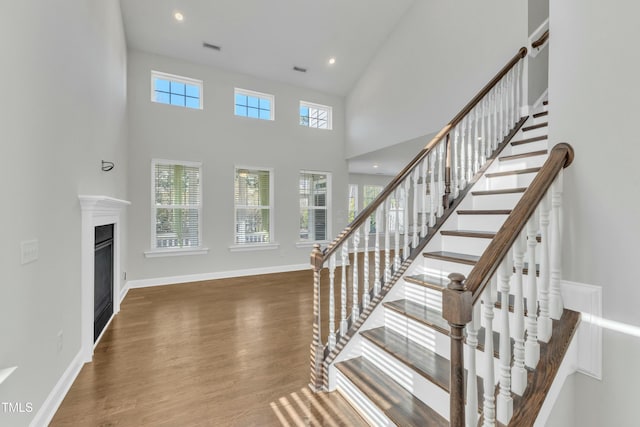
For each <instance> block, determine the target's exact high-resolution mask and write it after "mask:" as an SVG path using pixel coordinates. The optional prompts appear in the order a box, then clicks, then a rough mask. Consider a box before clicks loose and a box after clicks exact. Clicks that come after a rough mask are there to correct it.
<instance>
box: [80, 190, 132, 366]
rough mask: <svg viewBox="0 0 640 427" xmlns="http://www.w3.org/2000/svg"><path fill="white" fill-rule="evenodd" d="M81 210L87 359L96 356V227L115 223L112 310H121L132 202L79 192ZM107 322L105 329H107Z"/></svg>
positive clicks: (82, 291)
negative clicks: (125, 232)
mask: <svg viewBox="0 0 640 427" xmlns="http://www.w3.org/2000/svg"><path fill="white" fill-rule="evenodd" d="M78 199H80V209H81V212H82V231H81V241H82V245H81V269H82V271H81V290H80V294H81V297H80V301H81V304H82V306H81V322H82V325H81V334H82V336H81V343H82V349H81V351H82V357H83V359H84V361H85V362H90V361H91V360H92V358H93V349H94V340H93V318H94V312H93V311H94V303H93V291H94V283H93V280H94V271H93V267H94V265H93V264H94V250H95V228H96V227H97V226H100V225H107V224H113V225H114V230H113V237H114V242H113V248H114V253H113V255H114V256H113V314H114V315H115V314H116V313H118V312H119V311H120V298H119V296H120V288H121V280H122V275H121V272H120V265H121V256H122V252H121V250H120V242H121V241H122V223H123V211H124V209H125V208H126V207H127V206H129V205H130V204H131V202H129V201H127V200H120V199H115V198H113V197H108V196H99V195H79V196H78ZM107 327H108V324H107V326H105V330H106V329H107ZM96 342H97V341H96Z"/></svg>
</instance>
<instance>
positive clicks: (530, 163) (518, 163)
mask: <svg viewBox="0 0 640 427" xmlns="http://www.w3.org/2000/svg"><path fill="white" fill-rule="evenodd" d="M533 151H535V150H526V151H525V152H526V153H529V152H533ZM545 160H547V156H531V157H524V158H522V159H515V160H506V161H504V160H503V161H501V162H500V165H499V167H498V169H499V170H500V171H513V170H518V169H527V168H535V167H540V166H542V165H543V164H544V161H545Z"/></svg>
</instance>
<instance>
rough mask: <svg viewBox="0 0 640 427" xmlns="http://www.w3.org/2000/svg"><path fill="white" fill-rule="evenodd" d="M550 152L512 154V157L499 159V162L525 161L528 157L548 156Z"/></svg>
mask: <svg viewBox="0 0 640 427" xmlns="http://www.w3.org/2000/svg"><path fill="white" fill-rule="evenodd" d="M547 153H548V151H547V150H540V151H531V152H529V153H522V154H512V155H510V156H502V157H498V161H500V162H507V161H509V160H517V159H524V158H526V157H535V156H543V155H545V154H547Z"/></svg>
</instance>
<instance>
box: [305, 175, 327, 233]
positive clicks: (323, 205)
mask: <svg viewBox="0 0 640 427" xmlns="http://www.w3.org/2000/svg"><path fill="white" fill-rule="evenodd" d="M299 193H300V235H299V236H300V242H301V243H305V242H324V241H327V240H328V239H329V232H330V224H329V222H330V215H329V213H330V210H329V209H330V204H331V174H330V173H327V172H312V171H301V172H300V178H299Z"/></svg>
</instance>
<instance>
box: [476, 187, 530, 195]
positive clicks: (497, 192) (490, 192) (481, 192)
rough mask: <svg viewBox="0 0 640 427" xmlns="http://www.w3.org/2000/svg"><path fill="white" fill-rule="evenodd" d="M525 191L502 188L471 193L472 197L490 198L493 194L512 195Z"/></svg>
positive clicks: (518, 188)
mask: <svg viewBox="0 0 640 427" xmlns="http://www.w3.org/2000/svg"><path fill="white" fill-rule="evenodd" d="M526 190H527V188H526V187H517V188H502V189H500V190H481V191H472V192H471V195H472V196H491V195H494V194H514V193H524V192H525V191H526Z"/></svg>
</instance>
